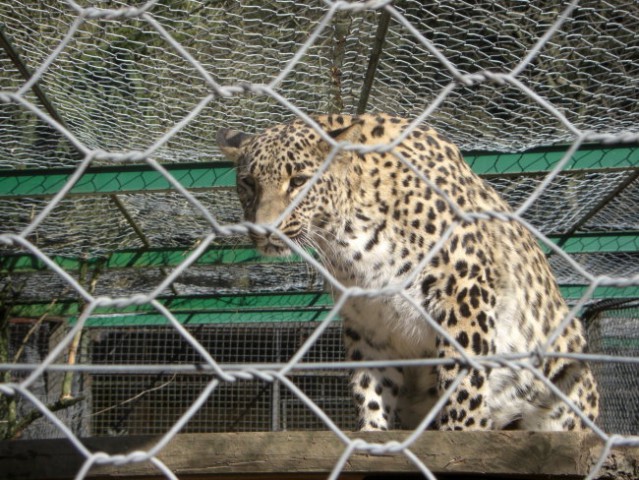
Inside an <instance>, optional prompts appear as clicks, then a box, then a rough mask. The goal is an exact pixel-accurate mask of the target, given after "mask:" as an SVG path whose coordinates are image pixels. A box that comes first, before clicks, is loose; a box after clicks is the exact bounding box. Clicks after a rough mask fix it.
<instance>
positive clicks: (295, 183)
mask: <svg viewBox="0 0 639 480" xmlns="http://www.w3.org/2000/svg"><path fill="white" fill-rule="evenodd" d="M307 181H308V177H307V176H306V175H296V176H295V177H293V178H291V180H290V181H289V186H290V188H300V187H301V186H302V185H304V184H305V183H306V182H307Z"/></svg>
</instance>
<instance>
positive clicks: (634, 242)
mask: <svg viewBox="0 0 639 480" xmlns="http://www.w3.org/2000/svg"><path fill="white" fill-rule="evenodd" d="M548 239H549V240H551V241H552V242H554V243H557V244H558V243H559V242H560V241H563V244H562V249H563V250H564V251H565V252H566V253H570V254H573V253H622V252H623V253H631V252H639V232H635V231H632V232H617V233H603V232H602V233H587V234H575V235H573V236H572V237H570V238H569V239H568V240H563V235H551V236H549V237H548ZM541 245H542V248H543V249H544V250H545V251H547V250H548V247H546V246H545V245H544V244H541ZM188 253H189V251H188V250H187V249H180V248H175V249H148V250H145V251H140V250H126V251H118V252H113V253H112V254H111V255H110V256H109V257H108V259H107V260H106V262H105V264H104V268H105V269H118V268H149V267H163V266H166V267H169V266H175V265H179V264H180V263H181V262H183V261H184V259H185V258H186V257H187V255H188ZM50 258H51V259H52V260H53V261H54V262H55V263H56V264H57V265H59V266H60V267H62V268H64V269H65V270H66V271H68V272H73V271H78V270H79V268H80V263H81V261H83V260H81V259H76V258H69V257H64V256H55V255H54V256H51V257H50ZM84 261H87V262H89V264H91V263H92V262H98V261H102V260H101V259H98V258H96V259H88V260H84ZM302 261H303V260H302V258H301V257H299V256H292V257H286V258H282V257H265V256H262V255H260V253H259V252H258V251H257V250H256V249H255V248H253V247H251V246H248V245H247V246H237V247H235V246H234V247H223V246H222V247H213V248H210V249H208V250H207V251H206V252H204V253H203V254H202V256H200V258H198V259H197V260H196V261H195V265H233V264H243V263H287V264H290V263H296V262H302ZM40 270H48V267H47V266H46V265H45V264H44V263H43V262H41V261H40V260H39V259H38V258H37V257H35V256H33V255H25V254H20V255H7V256H0V273H3V272H35V271H40Z"/></svg>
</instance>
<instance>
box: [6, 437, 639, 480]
mask: <svg viewBox="0 0 639 480" xmlns="http://www.w3.org/2000/svg"><path fill="white" fill-rule="evenodd" d="M408 434H409V432H405V431H394V432H383V433H351V434H349V436H350V437H351V438H362V439H365V440H367V441H369V442H375V443H385V442H389V441H392V440H396V441H402V440H403V439H404V438H406V437H407V435H408ZM157 440H158V438H157V437H117V438H91V439H86V440H84V444H85V445H86V447H87V448H88V449H89V450H91V451H92V452H108V453H111V454H126V453H129V452H133V451H148V450H149V449H151V448H152V447H153V446H154V445H155V443H156V442H157ZM602 448H603V441H602V440H601V439H600V438H598V437H596V436H594V435H592V434H589V433H573V432H551V433H548V432H519V431H497V432H425V433H424V434H422V435H421V436H420V437H419V438H418V439H417V441H416V442H415V443H414V444H413V445H412V446H411V448H410V450H411V452H412V453H413V454H415V455H416V456H417V457H418V458H419V459H420V460H421V461H422V462H424V464H425V465H427V466H428V468H430V469H431V470H432V471H433V472H434V473H435V474H436V475H437V474H446V478H447V479H451V478H462V476H465V475H477V474H480V475H481V477H478V478H497V477H499V478H503V477H506V478H511V477H514V476H516V477H517V478H520V479H528V480H537V479H542V478H543V479H545V480H553V479H556V480H558V479H562V480H570V479H583V478H584V477H585V476H586V475H587V474H588V473H589V472H590V470H591V468H592V466H593V465H594V463H595V462H596V461H597V460H598V459H599V455H600V452H601V451H602ZM344 449H345V445H344V444H343V443H342V442H341V441H340V440H339V439H338V438H337V437H336V436H335V435H334V434H333V433H332V432H326V431H321V432H277V433H273V432H269V433H211V434H182V435H177V436H176V437H175V438H173V439H172V441H171V442H170V443H169V444H168V445H167V446H166V447H165V448H164V449H163V450H162V451H161V452H160V453H159V454H158V458H159V459H160V460H161V461H162V462H163V463H164V464H165V465H167V466H168V468H169V469H170V470H171V471H172V472H173V473H175V474H176V475H177V476H178V477H179V478H181V479H185V478H201V479H204V478H211V479H214V478H215V479H219V478H225V477H226V478H228V477H229V476H231V475H233V478H236V479H237V478H257V477H258V476H259V478H264V477H263V476H265V475H266V476H277V477H278V478H282V475H284V474H288V475H295V478H314V477H315V476H316V475H322V476H324V477H325V476H326V475H327V474H328V473H329V472H330V471H331V470H332V469H333V467H334V466H335V463H336V462H337V460H338V459H339V458H340V456H341V455H342V453H343V452H344ZM83 461H84V459H83V458H82V456H81V455H80V453H79V452H78V451H77V449H76V448H74V447H73V446H72V445H71V443H70V442H69V441H68V440H65V439H55V440H23V441H5V442H0V472H4V473H5V474H6V473H9V478H11V479H13V480H35V479H39V480H46V479H50V480H56V479H66V478H73V477H74V476H75V475H76V474H77V473H78V470H79V469H80V467H81V466H82V464H83ZM417 471H418V470H417V468H416V467H415V465H414V464H413V463H411V462H410V461H409V460H408V458H407V457H406V456H405V455H403V454H402V453H399V454H383V455H372V454H369V453H365V452H355V453H353V454H352V455H351V457H350V458H349V459H348V461H347V462H346V463H345V465H344V468H343V470H342V478H360V477H361V475H363V474H367V475H370V474H378V473H383V472H392V473H393V474H399V473H415V472H417ZM450 475H454V476H452V477H451V476H450ZM86 478H91V479H115V478H131V479H135V478H145V479H149V478H165V477H163V476H162V475H161V473H160V472H159V471H158V470H157V469H156V468H155V467H154V466H153V465H152V464H151V463H150V462H140V463H131V464H125V465H103V466H97V467H95V468H93V469H92V470H91V471H90V472H89V474H88V476H87V477H86ZM596 478H620V479H634V478H639V447H626V448H618V449H614V450H613V452H612V454H611V456H610V457H609V459H608V460H607V461H606V463H605V465H604V467H603V468H602V470H601V471H600V472H599V474H598V475H597V476H596Z"/></svg>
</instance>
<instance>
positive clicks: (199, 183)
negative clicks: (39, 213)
mask: <svg viewBox="0 0 639 480" xmlns="http://www.w3.org/2000/svg"><path fill="white" fill-rule="evenodd" d="M165 168H166V169H167V170H168V171H169V173H171V175H173V176H174V177H175V178H176V179H177V180H178V181H179V182H180V183H181V184H182V185H184V186H185V187H186V188H189V189H191V190H196V189H209V188H211V187H217V188H223V187H229V188H230V187H234V186H235V170H234V166H233V164H231V163H230V162H209V163H194V164H187V165H185V164H180V165H177V164H176V165H167V166H165ZM74 171H75V169H72V168H58V169H47V170H42V169H30V170H0V197H4V198H20V197H39V196H45V197H48V196H52V195H55V194H56V193H57V192H58V191H59V190H60V189H61V188H62V187H63V186H64V185H65V183H66V181H67V179H68V177H69V176H70V175H72V174H73V172H74ZM169 190H172V187H171V184H170V183H169V182H168V180H167V179H166V178H165V177H164V176H162V174H160V173H159V172H157V171H156V170H154V169H153V168H152V167H150V166H148V165H135V166H116V167H97V168H89V169H88V170H87V172H86V173H85V174H84V175H83V176H82V177H81V178H80V180H78V182H77V183H76V184H75V185H74V186H73V188H72V189H71V191H70V192H69V195H96V194H114V193H138V192H157V191H169Z"/></svg>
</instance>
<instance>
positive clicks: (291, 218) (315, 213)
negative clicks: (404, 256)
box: [217, 116, 361, 256]
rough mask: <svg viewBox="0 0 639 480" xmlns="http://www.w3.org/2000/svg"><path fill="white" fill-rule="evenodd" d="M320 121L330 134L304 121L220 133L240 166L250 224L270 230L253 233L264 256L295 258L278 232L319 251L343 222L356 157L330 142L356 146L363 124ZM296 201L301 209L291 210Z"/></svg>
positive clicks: (241, 194) (347, 119)
mask: <svg viewBox="0 0 639 480" xmlns="http://www.w3.org/2000/svg"><path fill="white" fill-rule="evenodd" d="M338 118H339V119H340V121H338V120H337V119H338ZM315 121H316V122H317V123H318V125H320V126H321V127H322V129H323V130H324V132H326V135H324V136H323V135H320V133H319V132H318V131H316V130H314V129H313V128H312V127H310V126H308V125H307V124H305V123H304V122H302V121H301V120H296V121H294V122H293V123H290V124H287V125H277V126H275V127H272V128H269V129H267V130H265V131H264V132H262V133H260V134H256V135H248V134H245V133H242V132H239V131H237V130H226V129H225V130H220V131H219V132H218V134H217V142H218V145H219V147H220V149H221V151H222V152H223V153H224V154H225V155H226V157H227V158H229V159H230V160H231V161H233V162H234V163H235V165H236V166H237V191H238V194H239V198H240V201H241V203H242V208H243V209H244V218H245V220H247V221H249V222H252V223H254V224H256V225H260V226H263V227H266V229H267V230H269V231H268V232H267V233H265V234H261V233H257V232H255V231H252V232H251V233H250V236H251V239H252V241H253V242H254V244H255V246H256V247H257V248H258V250H259V251H260V252H261V253H262V254H264V255H272V256H282V255H288V254H290V253H291V252H290V248H289V247H288V246H287V245H286V242H285V241H283V240H282V238H281V235H280V233H278V232H281V234H283V235H285V236H286V237H288V238H289V239H290V240H292V241H293V242H294V243H296V244H298V245H300V246H302V247H307V246H315V247H316V246H317V244H318V242H321V241H322V240H323V239H326V237H327V236H330V235H332V232H331V228H333V227H334V226H335V225H336V224H337V223H339V222H341V221H343V218H344V216H343V209H344V208H345V207H346V205H347V203H348V201H349V193H348V192H349V191H351V190H352V188H353V177H354V176H353V172H352V169H353V167H352V157H353V156H355V154H354V153H353V152H352V151H349V150H341V149H339V148H338V147H336V146H335V145H332V144H331V141H330V139H331V138H332V139H333V140H334V141H335V142H336V144H339V143H341V142H351V143H355V142H356V141H357V139H358V137H359V132H360V130H361V122H359V121H358V120H357V119H356V118H351V117H346V116H339V117H336V116H322V117H317V118H315ZM323 137H326V138H323ZM327 158H330V159H331V160H330V162H328V163H327ZM319 171H321V173H320V174H319V175H316V172H319ZM298 197H299V198H298ZM292 202H294V203H295V206H294V207H292V208H290V207H289V206H290V205H291V203H292ZM276 230H277V231H276Z"/></svg>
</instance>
